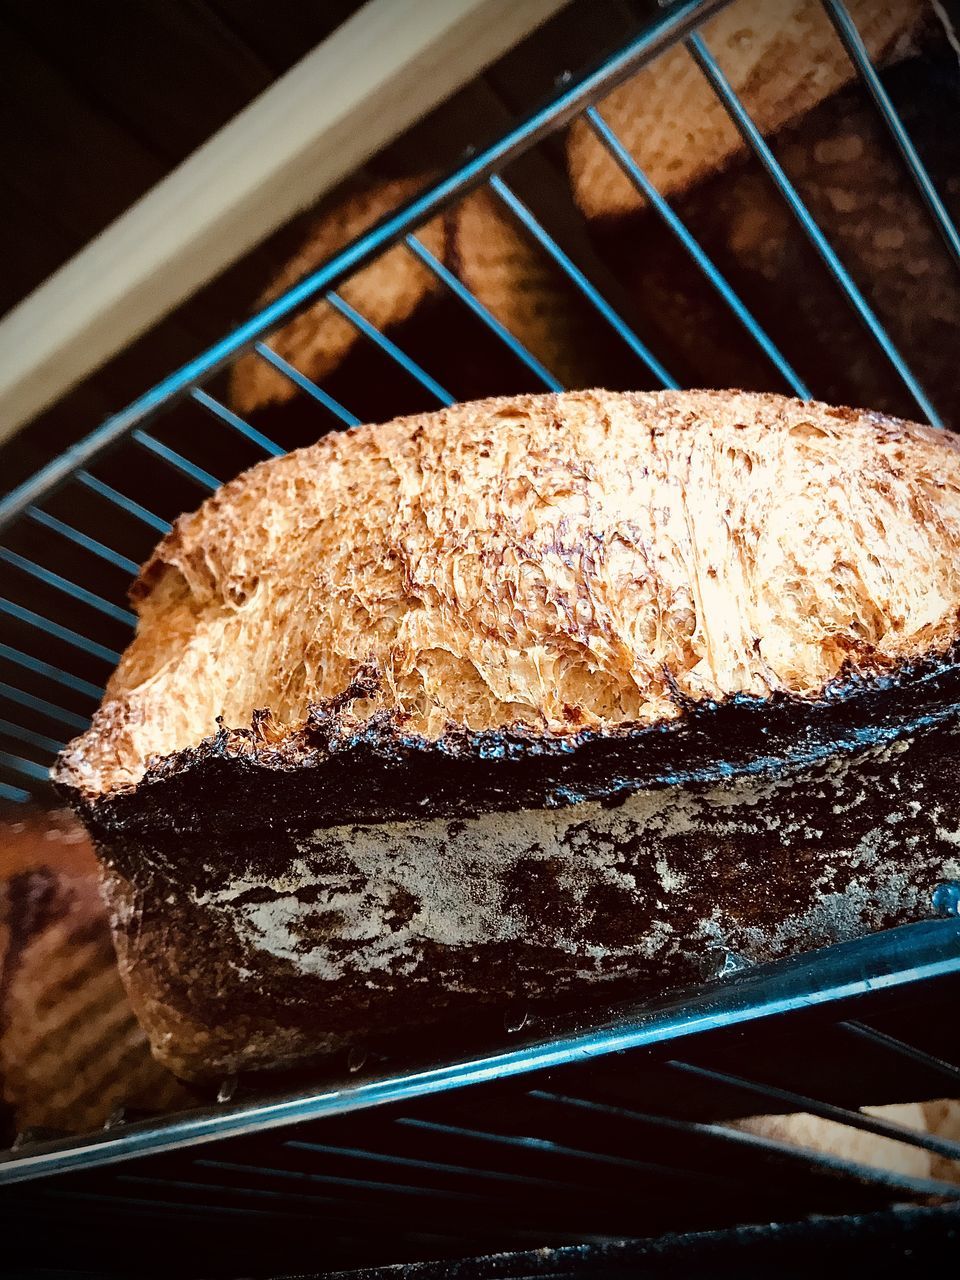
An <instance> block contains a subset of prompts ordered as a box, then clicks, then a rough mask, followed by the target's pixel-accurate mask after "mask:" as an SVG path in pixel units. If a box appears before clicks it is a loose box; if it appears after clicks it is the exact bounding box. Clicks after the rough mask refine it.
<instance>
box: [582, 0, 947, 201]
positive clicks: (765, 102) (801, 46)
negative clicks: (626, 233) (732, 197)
mask: <svg viewBox="0 0 960 1280" xmlns="http://www.w3.org/2000/svg"><path fill="white" fill-rule="evenodd" d="M849 8H850V11H851V15H852V17H853V19H854V21H855V22H856V25H857V28H858V30H859V31H860V34H861V35H862V37H863V39H864V42H865V43H866V45H867V48H868V50H869V51H870V54H871V57H872V58H873V59H874V60H875V61H884V60H889V59H890V58H892V57H894V56H896V55H897V54H898V53H899V52H900V51H901V50H902V49H903V48H904V47H905V46H906V45H907V44H908V42H909V38H910V36H911V33H912V32H913V31H914V29H915V28H917V27H918V25H919V22H920V20H921V19H922V17H923V15H924V13H925V6H924V5H922V4H920V3H919V0H852V3H850V5H849ZM703 36H704V39H705V41H706V43H707V46H708V48H709V50H710V52H711V53H712V54H713V55H714V57H716V59H717V61H718V62H719V64H720V66H721V68H722V70H723V72H724V74H725V75H726V76H727V77H728V79H729V80H730V83H731V84H732V86H733V88H734V90H735V91H736V93H737V94H738V95H739V96H740V97H741V98H742V100H743V103H744V105H745V106H746V108H747V110H748V111H749V113H750V115H751V117H752V119H753V121H754V122H755V123H756V125H757V126H758V127H759V128H760V130H761V131H762V132H763V133H764V134H769V133H771V132H773V131H774V130H776V129H779V128H781V127H782V126H783V125H786V124H789V123H790V122H791V121H793V120H797V119H799V118H800V117H801V116H802V115H804V114H805V113H806V112H807V111H809V110H810V109H811V108H812V107H815V106H816V105H817V103H819V102H822V101H823V100H824V99H825V98H827V97H829V96H830V94H832V93H835V92H836V91H837V90H838V89H840V88H842V87H843V85H845V84H848V83H849V82H850V81H851V80H853V79H855V77H856V72H855V70H854V67H853V64H852V63H851V61H850V59H849V58H848V57H847V54H846V53H845V51H844V49H843V47H842V45H841V44H840V42H839V40H838V39H837V36H836V33H835V32H834V30H833V27H832V26H831V24H830V21H829V19H828V18H827V16H826V13H825V12H824V9H823V6H822V5H821V4H820V3H819V2H818V0H738V2H737V3H736V4H732V5H729V6H728V7H727V8H725V9H723V10H722V11H721V12H720V13H719V14H717V15H716V16H715V17H713V18H711V19H710V21H709V22H707V23H706V24H705V25H704V28H703ZM600 110H601V114H602V115H603V118H604V119H605V120H606V122H607V123H608V124H609V125H610V127H611V128H612V129H613V130H614V132H615V133H616V134H617V135H618V137H619V138H620V140H621V142H622V143H623V145H624V146H625V147H626V148H627V150H628V151H630V153H631V154H632V155H633V156H634V158H635V159H636V160H637V162H638V164H639V165H640V167H641V168H642V169H643V170H644V172H645V173H646V174H647V176H648V177H649V178H650V180H651V181H652V182H653V184H654V186H655V187H657V188H658V190H659V191H660V192H661V194H662V195H666V196H670V195H675V194H677V193H679V192H683V191H686V190H688V189H689V188H690V187H692V186H693V185H694V184H695V183H697V182H700V181H702V180H703V179H704V178H707V177H709V176H710V175H711V174H715V173H718V172H719V171H720V170H721V169H723V168H725V167H726V166H727V165H728V164H729V163H730V162H731V161H732V160H734V159H735V158H736V157H737V156H739V155H742V154H743V153H744V151H745V147H744V143H743V140H742V138H741V137H740V134H739V133H738V132H737V129H736V127H735V126H734V124H733V122H732V121H731V120H730V117H729V116H728V115H727V113H726V111H725V110H724V108H723V106H722V104H721V103H720V100H719V99H718V98H717V96H716V95H715V94H714V92H713V90H712V89H711V88H710V86H709V85H708V83H707V81H706V79H705V78H704V76H703V73H702V72H701V71H700V69H699V68H698V67H697V66H696V64H695V63H694V61H693V59H692V58H691V57H690V55H689V53H688V52H687V51H686V49H684V48H683V47H682V46H680V47H677V48H674V49H671V50H669V51H668V52H667V53H665V54H664V55H663V56H662V57H660V58H658V59H657V60H656V62H655V63H654V64H653V65H652V66H650V67H647V68H644V70H642V71H640V72H639V74H638V75H636V76H634V77H633V78H632V79H630V80H628V81H627V82H626V83H625V84H623V85H621V86H620V88H618V89H615V90H614V91H613V93H611V94H610V95H609V96H608V97H607V98H605V99H604V100H603V102H602V103H601V104H600ZM567 158H568V165H569V169H570V177H571V181H572V183H573V189H574V193H575V195H576V198H577V202H578V204H579V205H580V207H581V208H582V209H583V211H584V213H585V214H586V215H587V217H589V218H594V217H600V216H604V215H620V214H624V213H632V212H635V211H636V210H638V209H641V208H642V207H643V206H644V205H645V203H646V202H645V200H644V198H643V196H642V195H641V194H640V193H639V192H638V191H637V189H636V188H635V187H634V185H633V184H632V183H631V182H630V181H629V179H628V178H627V177H626V176H625V175H624V174H623V173H622V172H621V170H620V169H619V168H618V167H617V165H616V163H615V162H614V161H613V160H612V159H611V157H610V155H609V154H608V152H607V151H606V149H605V148H604V147H603V145H602V144H601V143H600V142H599V141H598V139H597V137H596V135H595V134H594V132H593V130H592V128H591V127H590V125H589V124H588V123H586V122H585V121H583V120H578V121H576V122H575V123H574V124H573V126H572V128H571V130H570V133H569V135H568V144H567Z"/></svg>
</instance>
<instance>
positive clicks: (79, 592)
mask: <svg viewBox="0 0 960 1280" xmlns="http://www.w3.org/2000/svg"><path fill="white" fill-rule="evenodd" d="M0 564H8V565H10V566H11V567H12V568H14V569H19V571H20V572H21V573H25V574H27V575H28V576H29V577H31V578H36V580H37V581H38V582H42V583H44V585H45V586H48V587H53V589H54V590H55V591H61V592H62V593H63V594H64V595H66V596H70V597H71V599H73V600H79V601H80V603H81V604H85V605H89V606H90V608H91V609H96V610H97V612H98V613H102V614H103V615H104V617H106V618H112V619H113V621H114V622H120V623H123V625H124V626H128V627H132V626H133V625H134V624H135V623H136V618H135V617H134V615H133V614H132V613H130V611H129V610H128V609H121V608H120V606H119V605H116V604H113V603H112V602H111V601H110V600H104V598H103V596H98V595H97V594H96V593H95V592H93V591H88V590H87V589H86V587H81V586H80V585H79V584H78V583H76V582H71V581H70V579H69V578H64V577H62V576H61V575H60V574H59V573H54V572H53V570H52V569H46V568H44V566H43V565H42V564H35V563H34V562H33V561H32V560H28V559H27V557H26V556H22V555H20V554H19V553H18V552H16V551H11V550H10V549H9V547H0Z"/></svg>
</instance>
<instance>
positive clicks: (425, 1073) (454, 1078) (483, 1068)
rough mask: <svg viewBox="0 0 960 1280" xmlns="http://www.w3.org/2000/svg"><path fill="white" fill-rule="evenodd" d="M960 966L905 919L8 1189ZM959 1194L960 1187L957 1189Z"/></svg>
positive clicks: (67, 1144)
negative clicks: (586, 1022)
mask: <svg viewBox="0 0 960 1280" xmlns="http://www.w3.org/2000/svg"><path fill="white" fill-rule="evenodd" d="M957 973H960V919H952V918H951V919H939V920H930V921H923V922H921V923H919V924H911V925H904V926H903V927H901V928H898V929H890V930H887V931H886V932H885V933H879V934H873V935H872V936H870V937H867V938H861V939H859V940H857V941H854V942H846V943H841V944H839V945H838V946H834V947H828V948H825V949H823V950H822V951H819V952H815V953H811V954H806V955H802V956H797V957H795V958H793V959H790V960H784V961H779V962H777V963H776V964H771V965H765V966H762V967H757V968H755V969H748V970H744V971H742V972H740V973H737V974H735V975H734V976H733V977H731V978H730V979H728V980H727V981H726V982H724V983H722V984H719V985H711V986H709V987H707V988H705V989H703V990H701V991H699V992H696V993H694V994H693V995H691V996H687V997H683V998H679V999H677V998H673V999H667V1000H665V1001H662V1002H658V1003H657V1002H655V1003H651V1004H649V1005H645V1006H644V1005H641V1006H638V1007H635V1008H632V1009H629V1010H620V1011H618V1012H617V1013H616V1014H615V1015H611V1017H610V1021H609V1022H603V1023H601V1024H600V1025H595V1026H592V1027H586V1028H584V1027H583V1026H582V1022H581V1024H580V1025H579V1027H578V1029H576V1030H573V1031H570V1030H567V1031H563V1030H558V1031H556V1032H554V1033H552V1034H548V1035H547V1036H546V1038H545V1039H543V1040H542V1041H540V1042H538V1043H535V1044H530V1045H525V1046H523V1047H520V1048H517V1049H512V1050H495V1051H493V1052H491V1053H489V1054H485V1055H480V1056H477V1057H473V1058H470V1059H467V1060H464V1061H458V1062H453V1063H441V1064H438V1065H436V1066H432V1067H427V1068H425V1069H422V1070H418V1071H410V1072H407V1073H404V1074H401V1075H390V1074H389V1073H385V1074H378V1075H374V1076H371V1077H369V1078H367V1079H363V1080H349V1081H347V1082H344V1083H333V1084H331V1085H329V1086H326V1087H323V1088H320V1089H309V1090H305V1091H299V1092H295V1093H291V1094H286V1095H281V1096H279V1097H274V1098H267V1099H265V1100H255V1101H249V1102H239V1103H226V1104H222V1105H220V1106H217V1107H206V1108H198V1109H197V1110H194V1111H191V1112H185V1113H183V1114H181V1115H171V1116H166V1117H163V1118H161V1119H160V1120H156V1121H143V1122H135V1123H131V1124H129V1125H125V1126H122V1127H118V1128H112V1129H108V1130H106V1131H105V1132H102V1133H97V1134H93V1135H90V1136H86V1137H80V1138H67V1139H63V1140H60V1141H56V1142H48V1143H38V1144H36V1145H35V1146H32V1147H29V1148H27V1147H24V1148H21V1149H20V1150H18V1151H13V1152H9V1153H5V1154H0V1184H2V1183H10V1182H22V1181H26V1180H29V1179H32V1178H37V1177H42V1176H44V1175H46V1174H51V1173H57V1172H64V1171H66V1170H68V1169H78V1168H84V1167H91V1166H95V1165H105V1164H113V1163H115V1162H117V1161H121V1160H130V1159H134V1158H135V1157H138V1156H142V1155H146V1154H148V1153H151V1152H154V1153H155V1152H160V1151H175V1150H179V1149H183V1148H186V1147H191V1146H195V1145H198V1144H201V1143H205V1142H208V1141H211V1140H212V1139H219V1138H228V1137H236V1136H239V1135H241V1134H244V1133H251V1132H264V1131H267V1130H270V1129H275V1128H279V1127H282V1126H285V1125H288V1124H295V1123H298V1122H299V1121H303V1120H313V1119H319V1118H320V1117H322V1116H330V1115H345V1114H348V1113H351V1112H354V1111H360V1110H364V1109H366V1108H368V1107H374V1106H381V1105H384V1104H386V1103H395V1102H400V1101H408V1100H410V1099H414V1098H422V1097H428V1096H432V1095H434V1094H438V1093H442V1092H446V1091H448V1090H451V1089H459V1088H464V1087H466V1086H469V1085H478V1084H483V1083H490V1082H492V1081H495V1080H506V1079H510V1078H511V1077H515V1076H521V1075H527V1074H529V1073H532V1072H537V1071H547V1070H550V1069H551V1068H556V1067H561V1066H565V1065H569V1064H572V1063H586V1062H589V1061H590V1060H591V1059H595V1058H602V1057H605V1056H607V1055H609V1054H612V1053H621V1052H626V1051H629V1050H633V1049H640V1048H643V1047H644V1046H647V1045H652V1044H661V1043H664V1042H667V1041H673V1040H679V1039H682V1038H683V1037H685V1036H689V1035H693V1034H696V1033H699V1032H703V1031H708V1030H713V1029H716V1028H719V1027H732V1026H738V1025H741V1024H743V1023H746V1022H750V1021H753V1020H756V1019H759V1018H768V1017H771V1016H773V1015H775V1014H780V1013H786V1012H789V1011H791V1010H797V1009H809V1008H815V1007H823V1006H825V1005H829V1004H832V1003H834V1002H836V1001H840V1000H846V999H848V998H850V997H853V996H858V995H864V994H866V993H867V992H878V991H881V990H891V989H894V988H901V987H909V986H911V985H913V984H914V983H919V982H923V981H925V980H926V979H929V978H935V977H942V976H944V975H947V974H957ZM958 1193H960V1189H958Z"/></svg>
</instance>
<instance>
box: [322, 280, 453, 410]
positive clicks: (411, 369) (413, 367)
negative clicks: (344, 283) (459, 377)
mask: <svg viewBox="0 0 960 1280" xmlns="http://www.w3.org/2000/svg"><path fill="white" fill-rule="evenodd" d="M326 300H327V302H329V304H330V306H331V307H333V309H334V311H337V312H339V313H340V315H342V316H343V318H344V320H346V321H347V323H348V324H352V325H353V327H354V328H355V329H356V330H357V332H358V333H362V334H363V336H364V337H365V338H369V340H370V341H371V342H372V343H373V344H374V346H377V347H379V348H380V350H381V351H382V352H384V354H385V355H388V356H389V357H390V359H391V360H393V362H394V363H395V364H398V365H399V366H400V368H401V369H403V370H404V372H405V373H408V374H409V375H410V377H411V378H413V379H414V381H416V382H419V383H420V385H421V387H423V388H424V390H425V391H429V392H430V394H431V395H432V396H433V397H434V399H435V400H436V401H437V402H438V404H442V405H450V404H454V403H456V397H455V396H453V395H451V394H450V392H449V391H448V390H447V389H446V387H442V386H441V385H440V383H439V382H438V381H437V380H436V378H434V377H433V376H432V375H431V374H429V373H427V371H426V369H424V367H423V365H421V364H418V363H417V361H416V360H414V359H413V357H412V356H408V355H407V353H406V352H405V351H404V350H403V349H402V348H401V347H398V346H397V344H396V343H395V342H394V341H393V340H392V339H390V338H388V337H387V335H386V334H385V333H381V332H380V330H379V329H378V328H377V327H376V325H373V324H371V323H370V321H369V320H368V319H367V318H366V316H362V315H361V314H360V312H359V311H357V309H356V308H355V307H351V305H350V303H349V302H344V300H343V298H341V297H339V296H338V295H337V294H336V293H328V294H327V295H326Z"/></svg>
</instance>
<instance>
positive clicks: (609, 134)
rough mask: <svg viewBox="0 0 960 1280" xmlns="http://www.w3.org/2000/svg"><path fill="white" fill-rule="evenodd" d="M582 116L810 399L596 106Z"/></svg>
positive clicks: (732, 307)
mask: <svg viewBox="0 0 960 1280" xmlns="http://www.w3.org/2000/svg"><path fill="white" fill-rule="evenodd" d="M585 118H586V120H587V122H588V123H589V125H590V127H591V128H592V129H593V131H594V133H595V134H596V135H597V137H598V138H599V140H600V142H601V143H602V144H603V146H604V147H606V149H607V151H608V152H609V153H610V155H611V156H612V157H613V159H614V160H615V161H616V163H617V164H618V165H619V167H620V169H621V170H622V171H623V173H624V174H625V175H626V176H627V177H628V178H629V179H630V181H631V182H632V183H633V185H634V186H635V187H636V189H637V190H638V191H639V192H640V194H641V195H642V196H643V197H644V199H645V200H646V201H647V203H648V204H649V205H650V207H651V209H653V211H654V213H656V215H657V217H658V218H659V219H660V220H661V222H663V223H664V225H665V226H666V227H667V228H668V229H669V230H670V232H671V233H672V234H673V236H674V237H675V238H676V239H677V240H678V241H679V242H680V244H681V245H682V246H683V248H684V249H685V250H686V252H687V253H688V254H689V255H690V257H691V258H692V259H693V261H694V262H695V263H696V264H697V266H698V267H699V268H700V270H701V271H702V272H703V274H704V275H705V276H706V278H707V280H708V281H709V282H710V284H711V286H712V287H713V288H714V289H715V290H716V292H717V293H718V294H719V295H720V297H721V298H722V299H723V301H724V302H725V303H726V304H727V306H728V307H729V308H730V310H731V311H732V312H733V314H734V315H735V316H736V317H737V319H738V320H739V321H740V323H741V324H742V325H743V327H744V328H745V329H746V331H747V333H749V334H750V337H751V338H753V340H754V342H756V344H757V345H758V346H759V347H760V349H761V350H762V351H763V353H764V355H765V356H766V357H767V359H768V360H769V361H770V363H771V364H772V365H773V366H774V368H775V369H776V370H777V372H778V373H779V374H780V376H781V377H782V378H783V380H784V381H785V382H786V384H787V386H788V387H789V388H790V389H791V391H793V393H794V395H798V396H799V397H800V398H801V400H809V399H811V392H810V388H809V387H808V386H807V384H806V383H805V382H804V381H803V379H802V378H801V377H800V375H799V374H798V373H797V371H796V370H795V369H794V367H793V365H791V364H790V362H789V360H788V359H787V358H786V356H785V355H784V354H783V352H782V351H781V350H780V348H779V347H778V346H777V344H776V343H775V342H774V341H773V339H772V338H771V337H770V335H769V334H768V333H767V331H766V330H765V329H764V327H763V326H762V325H761V324H760V322H759V320H757V318H756V317H755V316H754V315H753V313H752V312H751V311H750V310H749V308H748V307H747V306H746V305H745V304H744V303H743V302H742V301H741V299H740V298H739V296H738V295H737V293H736V291H735V290H734V288H733V287H732V285H731V284H730V283H729V282H728V280H727V279H726V277H725V276H724V275H723V273H722V272H721V270H720V268H719V267H718V266H717V265H716V264H715V263H714V262H713V260H712V259H711V258H710V256H709V254H707V253H706V251H705V250H704V249H703V248H701V246H700V244H699V242H698V241H697V240H696V238H695V237H694V236H692V235H691V234H690V232H689V231H688V230H687V228H686V226H685V225H684V223H683V221H682V220H681V219H680V218H679V217H678V216H677V214H676V213H675V212H674V210H673V209H672V208H671V207H670V205H669V204H668V202H667V201H666V200H665V199H664V198H663V196H662V195H661V194H660V192H659V191H658V190H657V189H656V187H655V186H654V185H653V183H652V182H651V181H650V179H649V178H648V177H647V175H646V174H645V173H644V172H643V170H642V169H641V168H640V166H639V165H638V164H637V162H636V161H635V160H634V158H633V156H632V155H631V154H630V152H629V151H628V150H627V149H626V147H625V146H624V145H623V143H622V142H621V141H620V139H619V138H618V137H617V135H616V134H615V133H614V131H613V130H612V129H611V128H610V126H609V125H608V124H607V122H606V120H604V118H603V116H602V115H601V113H600V111H599V110H598V109H597V108H596V107H589V108H588V109H587V111H586V113H585Z"/></svg>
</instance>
